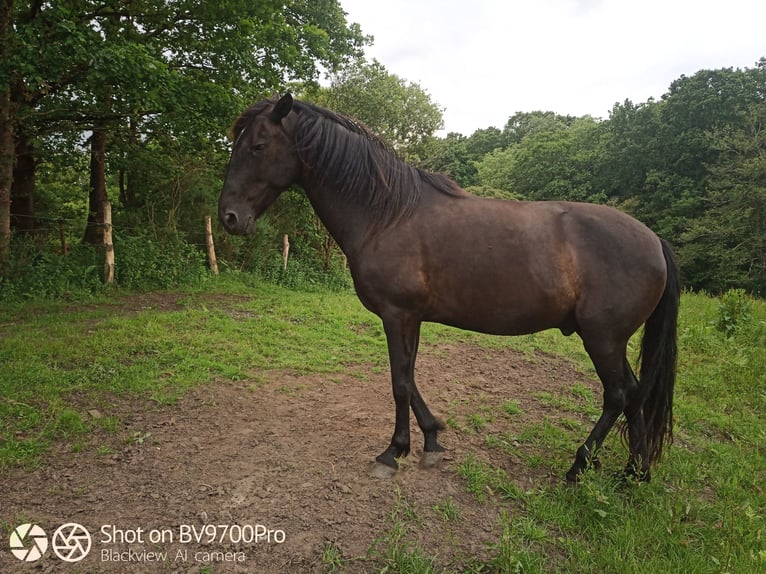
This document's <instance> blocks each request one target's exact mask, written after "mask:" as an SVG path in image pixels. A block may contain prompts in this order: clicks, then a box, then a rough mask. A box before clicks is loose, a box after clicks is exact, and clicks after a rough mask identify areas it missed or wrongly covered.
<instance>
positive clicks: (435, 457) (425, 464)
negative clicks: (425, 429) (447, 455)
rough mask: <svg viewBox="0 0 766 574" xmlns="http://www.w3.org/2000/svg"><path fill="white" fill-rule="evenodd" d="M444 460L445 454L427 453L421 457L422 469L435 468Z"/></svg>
mask: <svg viewBox="0 0 766 574" xmlns="http://www.w3.org/2000/svg"><path fill="white" fill-rule="evenodd" d="M442 460H444V453H443V452H438V451H427V452H424V453H423V456H421V457H420V468H433V467H435V466H438V465H439V463H441V461H442Z"/></svg>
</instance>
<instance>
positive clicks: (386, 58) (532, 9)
mask: <svg viewBox="0 0 766 574" xmlns="http://www.w3.org/2000/svg"><path fill="white" fill-rule="evenodd" d="M340 3H341V6H343V9H344V10H345V11H346V12H347V13H348V17H347V19H348V20H349V22H357V23H358V24H359V25H360V26H361V27H362V31H363V32H364V33H365V34H371V35H373V36H374V37H375V42H374V44H373V45H372V46H370V47H368V48H367V50H366V54H367V57H368V58H369V59H372V58H376V59H377V60H379V61H380V62H381V63H382V64H383V65H384V66H386V68H387V69H388V71H389V72H390V73H393V74H396V75H398V76H400V77H402V78H404V79H406V80H409V81H412V82H417V83H418V84H420V86H421V87H422V88H424V89H425V90H426V91H427V92H428V93H429V94H430V95H431V98H432V100H433V101H435V102H436V103H437V104H439V105H440V106H441V107H442V108H446V110H445V111H444V123H445V133H446V132H450V131H452V132H459V133H462V134H464V135H470V134H471V133H473V132H474V130H476V129H479V128H486V127H489V126H495V127H498V128H502V127H503V126H504V125H505V122H506V121H507V119H508V117H509V116H511V115H513V114H514V113H515V112H517V111H524V112H529V111H535V110H543V111H547V110H550V111H554V112H557V113H559V114H571V115H575V116H581V115H585V114H590V115H592V116H594V117H597V118H607V117H609V110H611V108H612V106H613V105H614V104H615V102H623V101H625V99H630V100H632V101H633V102H634V103H640V102H645V101H646V100H648V99H649V98H650V97H653V98H655V99H659V98H660V97H661V96H662V95H663V94H664V93H665V92H666V91H667V89H668V87H669V86H670V83H671V82H672V81H673V80H675V79H676V78H678V77H679V76H681V75H682V74H685V75H687V76H689V75H692V74H694V73H695V72H697V71H698V70H701V69H714V68H723V67H727V68H728V67H734V68H744V67H753V66H754V65H755V63H756V61H758V59H759V58H761V57H766V0H716V1H709V0H641V1H638V0H340Z"/></svg>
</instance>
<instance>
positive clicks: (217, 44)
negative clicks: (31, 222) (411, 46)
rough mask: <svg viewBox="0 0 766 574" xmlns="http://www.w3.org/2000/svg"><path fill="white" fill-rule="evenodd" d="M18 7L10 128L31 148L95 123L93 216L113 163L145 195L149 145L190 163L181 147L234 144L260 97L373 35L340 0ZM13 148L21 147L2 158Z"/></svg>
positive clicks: (82, 1)
mask: <svg viewBox="0 0 766 574" xmlns="http://www.w3.org/2000/svg"><path fill="white" fill-rule="evenodd" d="M4 6H5V5H4ZM7 13H8V14H10V20H9V22H10V24H9V27H7V29H6V31H4V32H3V33H4V34H5V36H7V37H9V38H8V39H9V42H8V43H6V42H5V41H4V42H3V49H4V50H8V48H6V46H13V53H12V58H10V60H9V61H10V63H9V64H8V65H7V66H4V67H3V72H4V73H3V75H2V79H3V83H2V84H0V87H2V91H0V93H2V94H7V93H8V92H9V87H13V85H12V82H11V79H10V78H11V77H13V78H16V83H17V84H18V87H19V89H16V90H11V91H10V97H11V100H12V101H11V104H12V105H11V106H10V108H9V106H5V108H6V109H10V110H11V112H10V122H11V123H13V125H14V126H15V127H14V129H13V130H11V131H12V132H13V133H14V134H16V135H17V134H22V133H23V134H26V135H27V137H28V138H29V143H31V144H33V145H32V146H31V149H32V150H35V149H38V148H40V149H42V148H44V147H45V146H46V145H47V143H46V142H47V140H49V139H50V138H52V137H53V138H60V137H62V136H63V137H64V138H65V139H70V138H69V137H68V136H69V134H71V133H79V134H88V136H89V140H88V147H89V153H90V156H91V168H90V173H91V178H90V179H91V184H90V190H91V194H90V195H91V199H90V204H91V205H90V208H89V222H90V223H97V222H98V219H99V211H100V209H101V204H102V202H103V199H104V198H105V197H106V189H107V187H108V178H109V177H110V174H111V175H114V174H115V172H116V171H117V170H111V169H110V164H112V165H114V166H115V167H117V166H119V167H118V169H119V171H120V177H119V180H120V182H121V184H122V186H121V187H122V190H123V191H124V192H125V193H124V194H121V195H122V196H124V197H125V198H128V197H131V196H132V197H134V198H136V197H138V195H139V194H138V193H134V194H131V193H130V192H129V191H131V190H130V189H129V188H131V187H132V186H133V181H132V179H134V178H135V179H136V180H138V181H139V182H140V184H141V185H147V186H148V187H149V188H151V187H152V184H151V181H152V180H153V179H154V177H155V176H156V175H157V173H156V172H155V173H152V174H147V173H146V171H145V170H143V167H144V166H142V165H140V163H139V161H138V158H139V157H143V158H145V157H146V155H145V154H144V153H143V151H142V149H144V150H146V149H151V150H152V151H153V152H157V151H163V152H164V151H167V150H168V148H172V150H173V151H172V152H171V155H170V157H168V156H166V158H165V159H166V160H168V159H169V160H170V162H167V161H166V162H162V161H157V162H155V163H154V164H153V165H157V166H162V165H165V166H167V165H168V163H172V161H173V158H174V157H175V158H177V159H179V160H180V161H181V163H182V164H188V163H189V160H188V159H186V158H183V159H181V158H180V157H179V155H178V154H180V155H184V154H186V153H191V154H194V153H197V152H199V151H200V150H201V149H202V148H204V147H206V146H207V147H215V148H217V149H218V150H219V151H220V152H221V153H222V155H223V151H224V149H225V143H224V139H223V137H222V134H223V133H225V126H227V125H229V123H230V122H231V121H232V120H233V118H234V117H235V116H236V114H237V113H239V112H240V111H241V110H242V109H243V108H244V107H245V106H246V105H247V104H249V103H250V102H251V101H252V100H254V99H256V98H258V97H262V96H263V95H265V94H266V93H268V92H271V91H273V90H275V89H278V88H279V87H280V86H282V85H284V84H285V83H286V82H288V81H293V80H302V81H312V80H314V79H315V78H316V77H317V76H318V74H319V67H320V65H321V66H324V67H325V68H327V69H330V70H334V69H336V68H337V67H338V66H339V65H341V64H342V63H344V62H345V61H347V60H348V59H349V58H355V57H358V55H359V53H360V50H361V46H362V45H363V44H364V42H365V38H364V37H363V36H362V35H361V32H360V30H359V28H358V26H356V25H352V26H349V25H348V24H347V23H346V20H345V15H344V13H343V11H342V9H341V7H340V5H339V4H338V2H337V0H319V1H317V2H311V3H308V2H305V1H303V0H291V1H288V2H276V1H264V2H250V1H248V0H224V1H222V2H215V3H200V2H198V1H196V0H177V1H173V2H167V0H108V1H106V2H95V1H93V0H72V1H70V2H66V3H63V2H58V3H43V2H39V1H33V2H30V4H29V7H28V9H27V7H26V6H24V7H17V8H16V9H15V10H14V9H13V5H12V4H11V5H10V8H9V10H8V11H7ZM3 15H4V17H5V15H6V12H5V11H4V12H3ZM5 61H6V60H5V59H4V63H5ZM14 85H16V84H14ZM3 98H5V95H4V96H3ZM0 101H5V99H2V100H0ZM6 115H7V114H6ZM5 125H6V122H4V123H3V126H5ZM157 140H162V141H164V142H165V144H164V145H161V146H155V145H154V142H156V141H157ZM77 148H79V149H74V150H72V153H83V151H84V150H83V149H82V141H81V142H80V143H79V145H78V146H77ZM3 150H6V148H3ZM33 153H34V152H33ZM8 158H10V161H11V162H12V161H13V152H10V153H8V152H6V154H5V155H4V156H3V158H1V159H0V164H2V162H3V161H5V162H7V161H8ZM30 165H31V166H32V167H31V168H30V169H32V170H33V169H34V165H35V163H34V162H33V163H32V164H30ZM214 165H216V164H214ZM158 171H159V172H160V179H161V177H162V175H163V174H162V169H161V168H160V169H159V170H158ZM115 180H116V178H115ZM0 181H1V178H0ZM152 191H153V192H154V193H155V194H157V192H158V191H160V190H157V189H153V190H152ZM3 192H4V191H3ZM0 216H2V213H1V212H0ZM0 218H2V217H0ZM4 220H7V218H5V219H4ZM1 229H2V228H1V227H0V230H1ZM93 230H95V231H96V232H98V231H99V230H100V228H99V227H98V226H97V225H90V226H88V227H87V231H86V234H85V237H86V240H88V241H91V242H97V241H98V240H99V233H91V231H93Z"/></svg>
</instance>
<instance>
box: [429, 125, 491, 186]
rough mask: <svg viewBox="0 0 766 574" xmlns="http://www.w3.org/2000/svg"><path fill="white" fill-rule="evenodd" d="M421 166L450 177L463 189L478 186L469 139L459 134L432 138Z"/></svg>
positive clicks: (451, 133) (452, 133)
mask: <svg viewBox="0 0 766 574" xmlns="http://www.w3.org/2000/svg"><path fill="white" fill-rule="evenodd" d="M421 165H422V166H423V167H424V168H425V169H428V170H430V171H434V172H438V173H444V174H446V175H448V176H449V177H451V178H452V179H454V180H455V181H456V182H457V183H458V185H460V186H462V187H468V186H472V185H477V184H478V180H477V170H476V164H475V161H472V159H471V156H470V154H469V153H468V138H466V137H465V136H464V135H461V134H459V133H456V132H450V133H448V134H447V137H445V138H432V139H431V141H430V142H429V143H428V148H427V153H426V158H425V160H424V161H423V162H422V163H421Z"/></svg>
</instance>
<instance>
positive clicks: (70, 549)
mask: <svg viewBox="0 0 766 574" xmlns="http://www.w3.org/2000/svg"><path fill="white" fill-rule="evenodd" d="M90 544H91V538H90V532H88V530H87V528H85V527H84V526H82V525H81V524H77V523H76V522H69V523H67V524H62V525H61V526H59V527H58V528H57V529H56V532H54V533H53V538H52V539H51V547H52V548H53V552H54V553H55V554H56V556H58V557H59V558H61V559H62V560H63V561H64V562H79V561H80V560H82V559H83V558H85V557H86V556H87V555H88V552H90Z"/></svg>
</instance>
